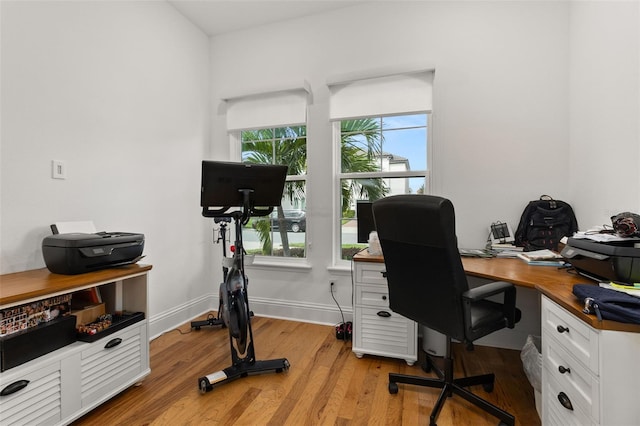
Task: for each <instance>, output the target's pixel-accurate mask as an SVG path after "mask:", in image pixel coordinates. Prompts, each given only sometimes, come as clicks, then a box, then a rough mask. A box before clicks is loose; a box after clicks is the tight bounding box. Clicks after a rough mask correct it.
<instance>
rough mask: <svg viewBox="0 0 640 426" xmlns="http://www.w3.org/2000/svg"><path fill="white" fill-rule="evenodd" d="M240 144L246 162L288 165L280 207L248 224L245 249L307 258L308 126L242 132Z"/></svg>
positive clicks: (245, 232) (264, 253) (245, 230)
mask: <svg viewBox="0 0 640 426" xmlns="http://www.w3.org/2000/svg"><path fill="white" fill-rule="evenodd" d="M240 141H241V159H242V161H243V162H247V163H255V164H284V165H286V166H288V171H287V181H286V182H285V187H284V191H283V196H282V202H281V205H280V206H278V207H275V208H274V210H273V213H272V214H271V215H269V216H265V217H253V218H251V220H250V221H249V223H248V224H247V225H245V227H244V229H243V243H244V247H245V250H247V253H249V254H257V255H262V256H273V257H293V258H304V257H306V229H307V217H306V196H307V192H306V173H307V129H306V126H287V127H276V128H262V129H256V130H243V131H241V132H240Z"/></svg>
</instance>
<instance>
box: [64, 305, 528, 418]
mask: <svg viewBox="0 0 640 426" xmlns="http://www.w3.org/2000/svg"><path fill="white" fill-rule="evenodd" d="M252 325H253V334H254V345H255V352H256V358H257V359H258V360H266V359H273V358H287V359H288V360H289V362H290V363H291V368H290V369H289V370H288V371H287V372H283V373H279V374H276V373H268V374H261V375H255V376H248V377H244V378H240V379H238V380H236V381H233V382H229V383H226V384H224V385H222V386H220V387H217V388H214V389H213V390H212V391H211V392H207V393H205V394H200V392H199V389H198V378H199V377H201V376H206V375H208V374H211V373H214V372H216V371H218V370H222V369H223V368H226V367H228V366H230V364H231V359H230V352H229V337H228V336H229V335H228V332H227V330H226V329H222V328H221V327H219V326H217V327H203V328H202V329H200V330H198V331H196V330H194V331H191V328H190V323H187V324H184V325H183V326H181V327H180V328H179V329H176V330H173V331H170V332H167V333H165V334H164V335H162V336H160V337H158V338H157V339H155V340H153V341H152V342H151V348H150V354H151V374H150V375H149V376H148V377H147V378H146V379H145V380H144V381H143V382H142V384H141V385H140V386H136V387H131V388H129V389H128V390H126V391H124V392H123V393H122V394H120V395H119V396H117V397H115V398H113V399H112V400H110V401H108V402H106V403H105V404H103V405H101V406H100V407H98V408H96V409H95V410H93V411H92V412H90V413H89V414H87V415H85V416H84V417H83V418H81V419H79V420H78V421H76V422H75V423H74V425H75V426H80V425H82V426H87V425H100V426H103V425H156V426H159V425H202V424H207V425H364V424H373V425H377V424H381V425H382V424H384V425H427V424H429V414H430V412H431V408H432V407H433V404H434V403H435V401H436V398H437V396H438V393H439V390H437V389H427V388H420V387H417V386H411V385H403V384H399V387H400V391H399V392H398V394H396V395H390V394H389V392H388V390H387V385H388V373H389V372H400V373H404V374H415V375H423V376H433V374H432V373H429V374H427V373H425V372H423V371H422V369H421V368H420V366H419V365H418V364H416V365H414V366H412V367H409V366H408V365H407V364H406V363H405V362H404V361H401V360H395V359H389V358H381V357H374V356H365V357H364V358H362V359H358V358H356V357H355V355H354V354H353V353H352V352H351V343H350V342H343V341H340V340H337V339H336V337H335V330H334V328H333V327H330V326H324V325H317V324H307V323H301V322H294V321H285V320H278V319H271V318H263V317H254V318H253V322H252ZM454 346H455V347H454V356H455V358H456V362H455V365H456V376H460V375H475V374H483V373H488V372H494V373H495V374H496V383H495V388H494V390H493V392H492V393H487V392H485V391H484V390H483V389H482V386H475V387H473V388H472V390H473V391H474V392H475V393H477V394H478V395H479V396H481V397H483V398H486V399H488V400H489V401H491V402H492V403H494V404H496V405H498V406H500V407H501V408H503V409H505V410H507V411H509V412H510V413H512V414H513V415H515V416H516V419H517V420H516V424H518V425H533V426H538V425H540V419H539V418H538V415H537V412H536V410H535V403H534V396H533V389H532V387H531V385H530V384H529V382H528V381H527V378H526V376H525V374H524V371H523V369H522V361H521V360H520V352H519V351H513V350H506V349H495V348H487V347H476V348H475V350H474V351H472V352H467V351H465V350H464V349H463V348H462V346H460V345H454ZM497 424H498V420H497V419H496V418H494V417H492V416H489V415H487V414H485V413H484V412H482V411H481V410H479V409H477V408H476V407H475V406H473V405H471V404H469V403H467V402H466V401H464V400H462V399H461V398H459V397H455V396H454V397H453V398H449V400H448V401H447V402H446V403H445V405H444V408H443V409H442V412H441V413H440V416H439V418H438V425H440V426H447V425H479V426H481V425H497Z"/></svg>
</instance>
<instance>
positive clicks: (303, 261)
mask: <svg viewBox="0 0 640 426" xmlns="http://www.w3.org/2000/svg"><path fill="white" fill-rule="evenodd" d="M300 125H304V126H307V124H306V123H304V124H300ZM291 126H293V124H292V125H291ZM276 127H286V125H277V126H266V127H264V128H276ZM307 130H308V129H307ZM307 138H308V135H307ZM307 143H308V139H307ZM229 152H230V156H229V157H230V158H231V161H237V162H239V161H242V130H234V131H231V132H229ZM302 180H304V181H305V182H307V183H308V181H309V178H308V174H305V175H299V176H289V175H287V179H286V182H293V181H302ZM306 195H307V196H308V193H306ZM305 233H306V231H305ZM308 250H309V235H308V234H306V235H305V254H308ZM245 266H246V267H248V268H265V269H271V268H278V269H290V270H300V269H305V270H309V269H311V264H310V263H309V260H308V256H305V257H280V256H265V255H255V257H254V261H253V263H251V264H248V263H247V264H245Z"/></svg>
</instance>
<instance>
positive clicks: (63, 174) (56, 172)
mask: <svg viewBox="0 0 640 426" xmlns="http://www.w3.org/2000/svg"><path fill="white" fill-rule="evenodd" d="M51 177H52V178H53V179H66V178H67V166H66V165H65V163H64V161H60V160H51Z"/></svg>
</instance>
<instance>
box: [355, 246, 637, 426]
mask: <svg viewBox="0 0 640 426" xmlns="http://www.w3.org/2000/svg"><path fill="white" fill-rule="evenodd" d="M354 261H355V262H356V265H357V264H358V263H359V262H372V263H378V264H383V263H384V260H383V259H382V257H380V256H369V255H368V254H366V253H361V254H358V255H356V256H355V257H354ZM462 263H463V265H464V269H465V272H466V273H467V274H468V275H470V276H475V277H480V278H486V279H489V280H493V281H508V282H512V283H514V284H515V285H517V286H519V287H525V288H530V289H535V290H537V291H538V292H539V293H540V294H541V297H542V304H541V319H542V325H541V329H542V356H543V358H542V359H543V372H542V386H543V389H542V424H543V425H563V426H564V425H569V424H576V425H585V424H596V425H607V426H609V425H625V426H626V425H640V403H638V401H640V399H639V398H638V390H637V388H638V383H640V325H636V324H625V323H619V322H616V321H608V320H604V321H598V320H597V318H596V317H595V315H588V314H585V313H583V312H582V304H581V303H580V302H579V301H578V300H577V298H576V297H575V296H574V295H573V293H572V290H573V285H574V284H576V283H584V282H588V281H587V280H586V279H585V278H583V277H580V276H577V275H573V274H569V273H567V271H565V270H558V269H557V268H554V267H543V266H530V265H527V264H526V263H524V262H522V261H521V260H519V259H481V258H463V260H462ZM356 310H357V308H356V305H355V304H354V327H353V329H354V338H355V336H356V334H357V331H356V330H358V328H359V325H358V323H357V318H356V315H355V312H356ZM525 315H526V312H525ZM516 327H517V325H516ZM559 327H561V328H560V329H559ZM565 328H568V329H569V331H568V332H567V331H563V332H561V331H559V330H564V329H565ZM410 337H411V338H412V339H415V338H416V337H415V336H410ZM560 367H562V368H560ZM567 368H568V369H569V370H570V372H567V371H566V369H567ZM560 370H563V371H565V372H564V373H561V372H560ZM565 395H566V397H567V398H568V400H569V401H571V405H572V407H573V409H572V410H571V409H568V408H565V407H564V406H563V405H562V404H561V401H560V399H565V398H564V396H565ZM565 400H566V399H565Z"/></svg>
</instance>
